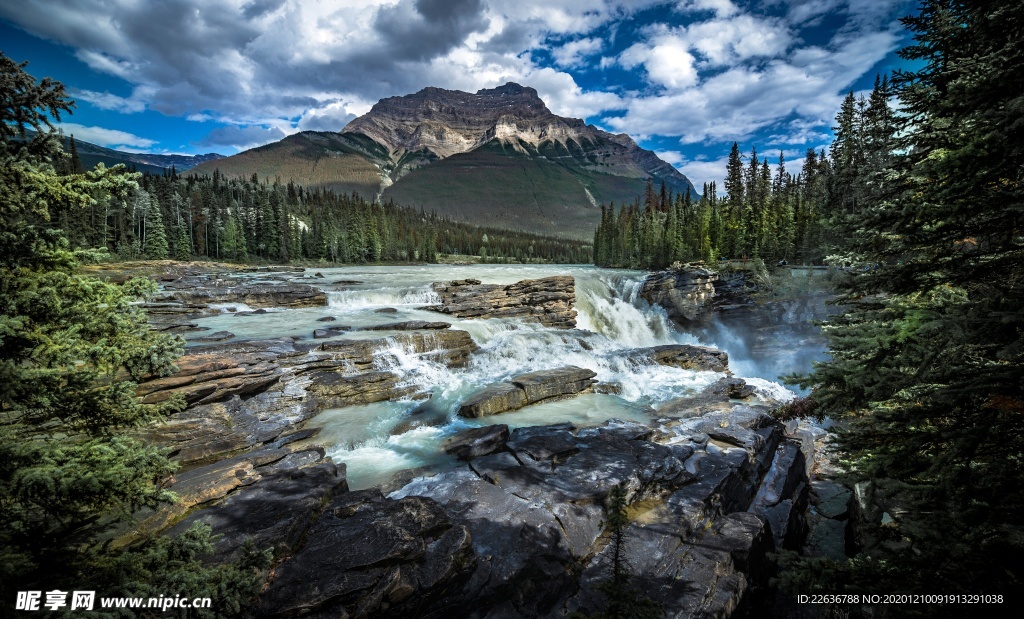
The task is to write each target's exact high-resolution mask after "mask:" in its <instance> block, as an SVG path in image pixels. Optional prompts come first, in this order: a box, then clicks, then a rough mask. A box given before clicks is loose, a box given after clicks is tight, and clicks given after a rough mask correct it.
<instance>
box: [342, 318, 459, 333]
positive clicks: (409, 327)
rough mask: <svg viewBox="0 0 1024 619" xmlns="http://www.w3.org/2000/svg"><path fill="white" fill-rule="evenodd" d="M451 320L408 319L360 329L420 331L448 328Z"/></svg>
mask: <svg viewBox="0 0 1024 619" xmlns="http://www.w3.org/2000/svg"><path fill="white" fill-rule="evenodd" d="M451 326H452V325H451V323H450V322H429V321H426V320H406V321H404V322H389V323H386V324H383V325H373V326H370V327H360V328H359V330H360V331H420V330H438V329H448V328H450V327H451Z"/></svg>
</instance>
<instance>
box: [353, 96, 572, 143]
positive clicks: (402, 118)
mask: <svg viewBox="0 0 1024 619" xmlns="http://www.w3.org/2000/svg"><path fill="white" fill-rule="evenodd" d="M584 126H585V124H584V123H583V121H581V120H579V119H575V118H561V117H559V116H556V115H555V114H552V113H551V110H549V109H548V107H547V106H546V105H545V104H544V101H543V100H541V98H540V95H539V94H538V93H537V91H536V89H534V88H530V87H528V86H522V85H520V84H516V83H515V82H508V83H507V84H505V85H504V86H498V87H497V88H485V89H482V90H478V91H477V92H476V93H468V92H462V91H459V90H446V89H444V88H434V87H429V88H424V89H422V90H420V91H419V92H416V93H413V94H411V95H405V96H401V97H388V98H386V99H381V100H380V101H379V102H377V104H376V105H374V106H373V108H371V109H370V111H369V113H367V114H364V115H363V116H360V117H359V118H356V119H355V120H353V121H352V122H350V123H349V124H348V125H347V126H346V127H345V129H344V130H343V131H342V133H359V134H363V135H365V136H367V137H369V138H371V139H372V140H374V141H375V142H378V143H379V144H382V145H383V146H385V147H386V148H387V149H388V150H389V151H390V152H391V153H392V156H393V157H394V158H395V160H398V159H400V158H401V157H402V156H404V155H405V154H406V153H411V152H417V151H429V152H430V153H432V154H433V156H435V157H437V158H441V159H443V158H445V157H449V156H451V155H454V154H458V153H464V152H467V151H470V150H472V149H474V148H476V147H478V146H480V145H482V144H484V143H486V142H488V141H490V140H492V139H499V140H515V139H516V138H520V139H524V140H526V141H528V142H531V143H535V142H537V141H538V140H540V139H544V138H546V137H551V138H552V139H562V140H564V139H565V137H566V136H567V132H568V133H572V132H573V130H574V129H578V128H582V127H584ZM570 137H571V136H570Z"/></svg>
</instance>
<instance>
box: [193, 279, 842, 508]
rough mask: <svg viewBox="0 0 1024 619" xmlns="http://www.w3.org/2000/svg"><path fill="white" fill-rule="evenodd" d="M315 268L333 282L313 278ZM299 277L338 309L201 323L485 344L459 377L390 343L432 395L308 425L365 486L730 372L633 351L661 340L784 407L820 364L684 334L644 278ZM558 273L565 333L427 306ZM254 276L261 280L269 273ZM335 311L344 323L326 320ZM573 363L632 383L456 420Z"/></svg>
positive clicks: (632, 406) (656, 400)
mask: <svg viewBox="0 0 1024 619" xmlns="http://www.w3.org/2000/svg"><path fill="white" fill-rule="evenodd" d="M315 273H320V274H322V275H323V277H311V276H312V275H314V274H315ZM275 275H277V274H275ZM296 275H297V276H296V277H294V279H293V281H298V282H305V283H310V284H313V285H315V286H317V287H319V288H321V289H323V290H325V291H326V293H327V298H328V306H327V307H316V308H304V309H271V310H270V311H268V312H267V313H265V314H255V315H245V316H237V315H236V313H237V312H238V311H242V310H245V309H247V308H245V307H244V306H243V305H240V304H237V303H235V304H230V306H224V307H223V308H222V310H223V313H221V314H220V315H214V316H210V317H206V318H203V319H201V320H199V321H198V323H199V324H200V326H203V327H207V328H209V329H210V330H212V331H221V330H225V331H230V332H231V333H234V334H235V336H236V337H237V338H242V339H250V338H269V337H286V336H294V337H301V338H304V339H305V338H310V337H311V336H312V331H313V330H314V329H317V328H323V327H327V326H336V325H346V326H352V327H365V326H371V325H379V324H385V323H392V322H399V321H407V320H426V321H445V322H450V323H452V327H451V328H452V329H461V330H465V331H467V332H469V333H470V334H471V336H472V338H473V340H474V341H475V342H476V343H477V344H478V345H479V346H480V350H479V351H477V352H476V353H474V354H473V356H472V357H471V361H470V363H469V366H468V367H466V368H461V369H449V368H447V367H445V366H443V365H441V364H439V363H435V362H433V361H430V360H428V359H425V358H423V357H422V356H420V355H416V354H412V353H410V351H408V350H405V349H403V347H402V346H400V345H398V344H395V343H393V342H391V341H390V340H386V342H389V343H387V344H386V345H383V346H382V347H381V349H380V350H379V352H378V353H377V355H376V358H375V363H376V366H377V369H379V370H382V371H392V372H395V373H397V374H398V375H400V376H402V377H403V378H404V380H405V382H406V383H407V384H408V385H410V386H412V387H415V391H416V392H417V393H419V394H427V393H429V394H431V396H430V398H429V399H426V400H424V399H422V396H421V397H420V398H419V399H413V398H409V399H408V400H401V401H395V402H381V403H377V404H369V405H362V406H349V407H345V408H340V409H330V410H327V411H324V412H323V413H321V414H320V415H318V416H317V417H315V418H313V419H312V420H310V422H308V424H307V427H311V426H312V427H319V428H320V429H321V431H320V433H319V434H318V435H317V436H316V437H315V438H314V439H312V440H311V442H313V443H317V444H323V445H325V446H326V448H327V455H329V456H331V457H332V458H333V459H334V460H335V462H338V463H345V465H346V467H347V474H348V481H349V485H350V487H352V488H353V489H360V488H366V487H371V486H376V485H381V484H386V483H387V482H388V481H389V480H391V479H392V478H394V476H395V475H396V474H400V473H401V472H403V471H413V472H416V471H423V470H440V469H443V468H445V467H448V466H452V465H453V464H454V459H453V458H452V457H450V456H447V455H445V454H444V453H443V450H442V449H441V443H442V442H443V441H444V440H445V439H447V438H448V437H450V436H452V435H453V434H455V433H457V432H459V431H460V430H463V429H466V428H468V427H473V426H479V425H486V424H494V423H504V424H507V425H509V426H510V427H512V428H515V427H522V426H533V425H547V424H553V423H560V422H571V423H573V424H575V425H577V426H587V425H596V424H599V423H602V422H604V421H606V420H608V419H612V418H616V419H632V420H636V421H641V422H642V421H646V420H650V419H653V418H656V417H657V416H658V413H657V411H656V408H657V406H658V405H659V404H660V403H662V402H665V401H667V400H670V399H672V398H677V397H682V396H686V395H692V394H694V393H696V392H698V391H700V390H701V389H702V388H704V387H706V386H707V385H709V384H711V383H713V382H715V381H716V380H718V379H719V378H721V377H722V374H720V373H715V372H695V371H690V370H683V369H679V368H673V367H667V366H662V365H658V364H655V363H651V362H648V361H645V360H639V359H637V358H634V357H630V356H629V355H628V354H624V353H625V351H627V350H629V349H633V348H639V347H646V346H656V345H660V344H705V345H712V346H716V347H718V348H721V349H723V350H725V351H727V352H729V353H730V368H731V369H732V371H733V372H734V373H735V374H736V375H738V376H741V377H744V378H746V379H747V382H748V383H749V384H750V385H752V386H753V387H754V388H755V391H756V392H757V394H758V395H759V396H760V397H763V398H765V399H771V400H774V401H780V400H787V399H789V398H791V397H793V395H794V394H793V392H792V391H790V390H789V389H787V388H786V387H784V386H782V385H780V384H779V383H778V382H775V381H774V380H772V379H774V378H776V377H777V376H778V375H779V374H782V373H786V372H791V371H794V370H797V371H802V370H807V369H809V362H810V361H809V360H810V359H813V358H820V357H821V356H822V351H821V347H820V344H813V343H810V344H808V343H803V344H795V346H796V347H802V348H803V349H810V350H796V349H794V353H799V359H800V364H799V366H798V367H793V366H792V365H787V366H786V367H781V366H779V361H778V357H777V356H776V357H771V358H767V359H756V358H751V357H750V354H749V352H748V351H749V350H750V345H749V341H748V334H745V333H740V332H736V331H733V330H730V329H728V328H721V327H719V328H717V329H715V330H713V331H710V332H709V331H705V332H703V333H702V334H696V333H688V332H684V331H683V330H681V329H680V328H679V327H678V326H676V325H675V324H674V323H673V322H672V321H671V320H669V319H668V317H667V316H666V314H665V312H664V310H662V309H661V308H659V307H651V306H650V305H648V304H647V303H646V302H645V301H644V300H643V299H640V298H639V297H638V292H639V289H640V286H641V285H642V283H643V280H644V277H645V274H644V273H643V272H640V271H622V270H608V269H598V268H595V267H589V266H566V265H545V266H534V265H529V266H526V265H509V266H503V265H471V266H449V265H422V266H367V267H342V268H330V269H319V270H317V269H307V270H306V272H305V273H304V274H302V275H301V276H298V274H296ZM551 275H572V276H574V278H575V281H576V310H577V312H578V315H577V318H576V321H577V328H576V329H573V330H568V331H567V330H564V329H553V328H548V327H543V326H541V325H539V324H536V323H525V322H521V321H518V320H515V319H459V318H454V317H451V316H448V315H445V314H439V313H436V312H430V311H425V310H421V309H418V308H420V307H422V306H424V305H429V304H432V303H437V302H438V301H439V299H438V298H437V297H436V295H435V294H434V292H433V290H432V289H431V287H430V285H431V283H433V282H437V281H446V280H453V279H464V278H473V279H479V280H481V281H482V282H483V283H494V284H511V283H514V282H517V281H520V280H523V279H535V278H539V277H547V276H551ZM245 277H249V278H252V279H256V280H258V279H259V278H261V277H267V275H263V274H252V275H246V276H245ZM229 310H235V311H234V312H232V311H229ZM380 310H385V311H383V312H382V311H380ZM325 317H333V318H335V320H334V321H332V322H326V323H325V322H321V321H319V319H321V318H325ZM388 335H389V332H387V331H350V332H341V333H339V334H338V335H337V336H336V337H337V338H338V339H354V338H359V339H365V338H380V337H386V336H388ZM806 353H809V354H806ZM565 365H576V366H579V367H583V368H589V369H591V370H593V371H594V372H596V373H597V380H598V381H600V382H602V383H617V384H619V385H621V387H622V390H621V393H619V394H616V395H611V394H585V395H581V396H578V397H576V398H573V399H569V400H561V401H555V402H547V403H540V404H536V405H533V406H528V407H526V408H523V409H520V410H518V411H513V412H509V413H505V414H501V415H495V416H492V417H485V418H482V419H463V418H461V417H458V416H457V415H456V414H455V411H456V410H457V409H458V406H459V403H460V402H461V401H462V400H464V399H465V398H466V396H467V395H469V394H470V393H472V392H473V391H474V390H476V389H479V388H481V387H483V386H485V385H488V384H491V383H494V382H497V381H500V380H503V379H506V378H509V377H511V376H513V375H516V374H521V373H525V372H532V371H537V370H544V369H552V368H557V367H561V366H565ZM803 366H808V367H803ZM407 474H409V473H407Z"/></svg>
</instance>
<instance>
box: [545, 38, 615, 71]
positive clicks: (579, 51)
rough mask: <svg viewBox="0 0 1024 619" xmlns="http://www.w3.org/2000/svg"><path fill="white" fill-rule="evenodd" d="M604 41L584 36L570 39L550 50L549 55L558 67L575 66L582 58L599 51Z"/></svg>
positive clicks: (582, 60) (580, 62)
mask: <svg viewBox="0 0 1024 619" xmlns="http://www.w3.org/2000/svg"><path fill="white" fill-rule="evenodd" d="M603 45H604V42H603V41H602V40H601V39H598V38H585V39H578V40H576V41H570V42H568V43H566V44H565V45H562V46H561V47H556V48H555V49H553V50H551V55H552V57H554V59H555V62H556V63H558V66H560V67H575V66H579V65H581V64H583V62H584V60H585V59H586V58H588V57H590V56H593V55H594V54H596V53H598V52H600V51H601V48H602V46H603Z"/></svg>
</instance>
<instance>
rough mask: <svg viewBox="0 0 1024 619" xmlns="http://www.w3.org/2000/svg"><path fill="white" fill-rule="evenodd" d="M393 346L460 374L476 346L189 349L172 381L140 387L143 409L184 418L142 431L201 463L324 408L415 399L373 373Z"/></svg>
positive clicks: (390, 376) (252, 344)
mask: <svg viewBox="0 0 1024 619" xmlns="http://www.w3.org/2000/svg"><path fill="white" fill-rule="evenodd" d="M391 346H400V347H402V348H404V349H405V350H407V351H408V352H409V353H411V354H415V355H421V356H423V357H425V358H429V359H433V360H435V361H437V362H440V363H443V364H445V365H447V366H449V367H461V366H463V365H465V364H466V363H467V361H468V358H469V354H470V353H471V352H472V351H474V350H475V349H476V344H475V343H474V342H473V340H472V338H470V336H469V334H468V333H466V332H465V331H456V330H450V329H449V330H443V331H435V332H431V333H418V332H410V333H402V334H399V335H396V336H394V337H391V338H387V339H386V340H385V339H376V340H340V341H339V340H334V341H327V342H323V343H317V342H295V341H293V340H291V339H289V338H284V339H277V340H258V341H246V342H229V343H225V344H215V345H210V346H201V347H195V348H191V349H189V351H188V354H186V355H185V356H183V357H182V358H181V359H180V360H179V361H178V368H179V370H178V372H177V373H175V374H174V375H172V376H168V377H163V378H156V379H153V380H149V381H145V382H143V383H141V384H140V385H139V387H138V394H139V395H140V396H141V397H142V398H143V402H147V403H155V402H162V401H165V400H167V399H169V398H171V397H172V396H178V397H181V398H183V399H184V400H185V402H186V403H187V405H188V406H187V408H186V409H185V410H184V411H181V412H179V413H175V414H172V415H170V416H169V417H168V418H167V419H166V421H164V422H162V423H158V424H155V425H152V426H149V427H147V428H145V429H144V430H142V431H140V432H139V434H140V436H141V437H142V438H144V439H145V440H147V441H149V442H151V443H154V444H157V445H160V446H164V447H169V448H171V449H172V453H173V457H174V458H175V459H176V460H178V461H180V462H186V463H187V462H199V461H205V460H210V459H213V458H217V457H222V456H223V455H224V454H229V453H231V452H235V451H239V450H242V449H247V448H251V447H254V446H259V445H263V444H266V443H269V442H272V441H274V440H275V439H277V438H278V437H279V436H280V435H282V434H283V433H285V432H286V431H288V430H289V429H291V428H293V427H294V426H296V425H297V424H299V423H301V422H302V421H305V420H306V419H309V418H310V417H312V416H314V415H315V414H317V413H318V412H320V411H321V410H323V409H324V408H328V407H339V406H347V405H351V404H366V403H370V402H380V401H384V400H390V399H395V398H398V397H403V396H408V395H412V393H413V391H414V389H413V388H411V387H408V386H404V385H403V380H402V377H400V376H398V375H397V374H394V373H392V372H382V371H379V370H377V369H376V366H375V356H376V355H379V354H381V351H383V350H386V349H388V348H389V347H391Z"/></svg>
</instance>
